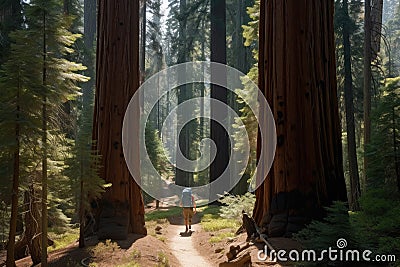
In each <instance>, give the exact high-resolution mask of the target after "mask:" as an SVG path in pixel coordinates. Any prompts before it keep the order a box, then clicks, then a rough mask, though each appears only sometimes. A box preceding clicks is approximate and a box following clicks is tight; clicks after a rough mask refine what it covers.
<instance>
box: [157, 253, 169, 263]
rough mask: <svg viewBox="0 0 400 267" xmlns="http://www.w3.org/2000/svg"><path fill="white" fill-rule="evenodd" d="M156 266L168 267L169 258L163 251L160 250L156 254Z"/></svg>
mask: <svg viewBox="0 0 400 267" xmlns="http://www.w3.org/2000/svg"><path fill="white" fill-rule="evenodd" d="M157 261H158V263H157V267H169V266H170V265H169V260H168V257H167V255H166V254H165V253H164V251H160V252H158V254H157Z"/></svg>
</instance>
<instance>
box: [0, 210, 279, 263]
mask: <svg viewBox="0 0 400 267" xmlns="http://www.w3.org/2000/svg"><path fill="white" fill-rule="evenodd" d="M198 210H199V212H198V213H197V214H196V215H195V216H194V218H193V220H192V224H193V225H192V232H191V234H190V235H187V234H185V233H184V232H185V226H184V223H183V218H182V215H181V209H180V208H177V207H175V208H170V207H161V208H160V209H158V210H156V209H155V208H154V207H153V208H148V209H146V228H147V231H148V235H147V236H139V235H133V234H132V235H129V236H128V239H127V240H123V241H116V242H111V241H106V242H99V241H98V240H97V238H95V237H92V238H89V239H88V240H87V241H86V248H83V249H80V248H78V243H77V242H73V243H71V244H69V245H68V246H66V247H64V248H61V249H58V250H55V251H52V252H50V253H49V266H57V267H61V266H62V267H64V266H65V267H69V266H71V267H75V266H84V265H82V262H83V263H85V264H88V265H89V266H93V267H103V266H119V267H140V266H142V267H143V266H145V267H147V266H158V267H171V266H174V267H179V266H182V267H186V266H191V267H216V266H219V265H220V264H221V263H223V262H226V261H227V256H226V253H227V252H228V251H229V247H230V246H231V245H237V244H239V245H243V244H245V243H246V234H244V233H243V234H240V235H236V234H235V232H236V230H237V229H238V225H240V223H239V222H236V221H232V220H227V219H223V218H220V217H219V214H218V210H219V208H218V207H213V206H210V207H202V208H199V209H198ZM260 249H263V245H262V244H254V245H252V246H250V247H249V248H248V249H247V250H246V251H248V252H249V253H250V255H251V261H252V264H251V265H249V266H274V267H277V266H283V265H280V264H277V263H273V262H262V261H260V260H258V258H257V252H258V251H259V250H260ZM2 260H3V259H0V262H2ZM16 265H17V267H25V266H26V267H27V266H32V261H31V259H30V257H26V258H24V259H21V260H19V261H17V262H16Z"/></svg>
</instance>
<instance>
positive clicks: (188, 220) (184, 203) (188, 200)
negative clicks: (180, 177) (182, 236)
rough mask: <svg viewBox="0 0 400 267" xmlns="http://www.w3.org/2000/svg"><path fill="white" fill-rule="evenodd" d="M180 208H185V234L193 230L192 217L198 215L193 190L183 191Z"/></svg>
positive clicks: (186, 189)
mask: <svg viewBox="0 0 400 267" xmlns="http://www.w3.org/2000/svg"><path fill="white" fill-rule="evenodd" d="M180 206H181V207H183V218H184V220H185V226H186V231H185V232H187V231H188V230H191V229H192V217H193V215H194V214H196V202H195V201H194V197H193V195H192V188H185V189H183V191H182V198H181V202H180ZM193 208H194V211H193Z"/></svg>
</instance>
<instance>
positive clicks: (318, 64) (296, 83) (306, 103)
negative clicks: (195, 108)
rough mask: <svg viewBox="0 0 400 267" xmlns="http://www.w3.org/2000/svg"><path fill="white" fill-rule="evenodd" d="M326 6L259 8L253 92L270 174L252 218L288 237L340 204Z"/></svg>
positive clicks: (276, 1)
mask: <svg viewBox="0 0 400 267" xmlns="http://www.w3.org/2000/svg"><path fill="white" fill-rule="evenodd" d="M333 11H334V2H333V1H317V0H315V1H311V0H299V1H281V0H271V1H261V12H260V15H261V16H260V34H259V38H260V45H259V47H260V50H259V86H260V88H261V90H263V91H264V94H265V97H266V98H267V100H268V102H269V104H270V106H271V109H272V112H273V115H274V118H275V123H276V127H277V128H276V129H277V148H276V155H275V161H274V164H273V166H272V169H271V171H270V173H269V175H268V177H267V179H266V181H265V182H264V183H263V185H262V186H261V187H260V188H259V189H258V190H257V192H256V196H257V201H256V206H255V209H254V216H255V219H256V221H257V223H259V224H262V225H263V226H264V227H265V230H267V232H268V234H269V235H270V236H283V235H291V234H292V233H293V232H296V231H298V230H299V229H301V228H302V227H303V226H304V224H305V223H307V222H308V221H309V220H310V219H311V218H318V217H321V216H322V215H323V211H322V207H323V206H326V205H329V204H330V203H331V202H332V201H333V200H344V201H345V200H346V188H345V183H344V175H343V166H342V149H341V148H342V146H341V139H340V136H341V133H340V127H339V114H338V104H337V95H336V69H335V44H334V29H333Z"/></svg>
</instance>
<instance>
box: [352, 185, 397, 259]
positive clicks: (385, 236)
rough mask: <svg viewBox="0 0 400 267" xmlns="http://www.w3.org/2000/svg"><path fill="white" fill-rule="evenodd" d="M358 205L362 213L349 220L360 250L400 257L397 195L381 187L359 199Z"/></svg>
mask: <svg viewBox="0 0 400 267" xmlns="http://www.w3.org/2000/svg"><path fill="white" fill-rule="evenodd" d="M360 204H361V207H362V212H359V213H356V214H354V215H352V216H351V217H352V222H353V224H354V226H355V229H357V232H356V237H357V238H358V239H359V242H360V244H362V245H361V247H364V248H368V249H371V250H373V252H374V253H378V254H387V255H389V254H394V255H400V241H399V237H400V199H399V195H398V194H394V193H393V192H390V191H388V190H385V189H382V188H377V189H371V190H369V191H368V192H367V193H366V194H365V195H363V196H362V197H361V199H360ZM398 260H400V259H398Z"/></svg>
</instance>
